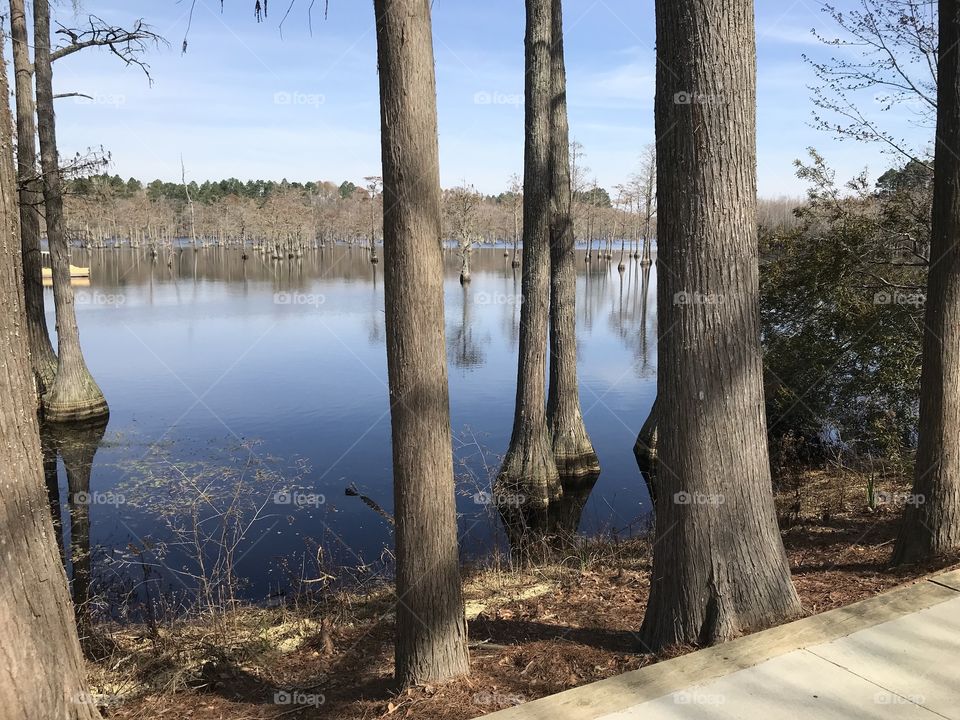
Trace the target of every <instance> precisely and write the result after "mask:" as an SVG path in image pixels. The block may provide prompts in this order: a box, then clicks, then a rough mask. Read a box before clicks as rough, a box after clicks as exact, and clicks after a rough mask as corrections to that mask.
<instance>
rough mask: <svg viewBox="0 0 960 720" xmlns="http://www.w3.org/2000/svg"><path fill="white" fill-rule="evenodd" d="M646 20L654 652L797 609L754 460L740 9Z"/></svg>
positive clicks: (754, 295)
mask: <svg viewBox="0 0 960 720" xmlns="http://www.w3.org/2000/svg"><path fill="white" fill-rule="evenodd" d="M656 15H657V97H656V104H655V108H656V110H655V114H656V130H657V138H658V143H659V147H658V148H657V165H658V167H657V171H658V175H657V182H658V194H657V195H658V198H659V200H660V210H661V211H660V213H659V216H658V217H659V226H658V231H657V238H658V240H659V242H660V249H659V253H658V257H657V268H658V271H657V285H658V303H659V317H658V322H659V328H660V331H659V337H660V340H659V346H658V347H659V359H658V360H659V361H658V367H659V369H660V370H659V373H658V380H657V387H658V398H659V400H658V403H657V415H658V419H659V423H658V425H659V428H660V429H661V430H663V433H662V434H661V435H660V437H659V442H658V463H657V464H658V467H657V484H658V489H659V493H658V494H659V497H658V501H657V508H656V510H657V513H656V515H657V517H656V534H657V542H656V545H655V546H654V559H653V574H652V578H651V590H650V600H649V603H648V606H647V611H646V615H645V617H644V621H643V627H642V629H641V635H642V639H643V641H644V642H645V643H646V645H647V646H649V647H650V648H652V649H659V648H663V647H665V646H670V645H673V644H677V643H701V644H710V643H714V642H718V641H723V640H726V639H729V638H731V637H734V636H736V635H738V634H740V633H743V632H747V631H750V630H754V629H757V628H761V627H764V626H767V625H771V624H773V623H778V622H782V621H784V620H787V619H790V618H792V617H794V616H796V615H798V614H799V613H800V602H799V600H798V598H797V594H796V591H795V590H794V587H793V584H792V582H791V580H790V568H789V565H788V563H787V557H786V553H785V552H784V549H783V543H782V541H781V538H780V532H779V529H778V528H777V521H776V514H775V510H774V504H773V491H772V487H771V482H770V467H769V460H768V456H767V443H766V438H767V432H766V419H765V416H764V399H763V384H762V370H763V368H762V358H761V354H760V340H759V308H758V304H759V303H758V295H759V281H758V261H757V244H756V46H755V37H754V29H753V27H754V24H753V23H754V20H753V2H751V0H726V1H725V2H720V0H658V2H657V4H656ZM680 93H689V94H690V95H689V96H688V97H692V98H693V102H689V103H684V102H682V100H683V99H685V98H684V96H682V95H679V94H680Z"/></svg>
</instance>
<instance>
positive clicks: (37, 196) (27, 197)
mask: <svg viewBox="0 0 960 720" xmlns="http://www.w3.org/2000/svg"><path fill="white" fill-rule="evenodd" d="M10 39H11V44H12V45H13V68H14V77H15V81H16V82H15V85H16V108H17V179H18V180H19V182H18V185H19V193H20V197H19V200H20V248H21V251H22V253H23V285H24V295H25V298H26V305H27V339H28V340H29V343H30V362H31V364H32V365H33V373H34V375H35V376H36V379H37V389H38V391H39V395H41V396H42V395H43V394H44V393H45V392H46V391H47V390H48V389H49V388H50V386H51V385H52V384H53V379H54V377H55V376H56V373H57V356H56V354H55V353H54V352H53V344H52V343H51V342H50V332H49V330H48V329H47V317H46V314H45V311H44V307H43V274H42V270H41V268H42V263H41V258H40V203H42V202H43V194H42V192H41V190H40V180H39V173H38V168H37V141H36V136H37V122H36V105H35V104H34V101H33V61H32V60H31V59H30V44H29V42H30V41H29V37H28V34H27V17H26V12H25V10H24V0H10ZM37 401H38V403H39V401H40V398H39V397H38V398H37Z"/></svg>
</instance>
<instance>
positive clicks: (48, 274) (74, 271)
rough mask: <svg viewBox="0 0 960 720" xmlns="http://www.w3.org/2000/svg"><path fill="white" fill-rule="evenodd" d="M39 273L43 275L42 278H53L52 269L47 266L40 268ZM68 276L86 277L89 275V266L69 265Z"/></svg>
mask: <svg viewBox="0 0 960 720" xmlns="http://www.w3.org/2000/svg"><path fill="white" fill-rule="evenodd" d="M40 273H41V275H43V278H44V280H47V279H50V280H52V279H53V270H51V269H50V268H48V267H45V268H41V269H40ZM70 277H71V278H88V277H90V268H88V267H77V266H76V265H71V266H70Z"/></svg>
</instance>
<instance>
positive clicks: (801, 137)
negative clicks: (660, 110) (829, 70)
mask: <svg viewBox="0 0 960 720" xmlns="http://www.w3.org/2000/svg"><path fill="white" fill-rule="evenodd" d="M853 2H854V0H841V2H840V4H841V5H848V6H849V5H850V4H852V3H853ZM60 5H61V7H60V8H59V10H58V14H59V18H58V19H60V20H61V21H63V22H64V23H65V24H71V23H72V22H76V21H75V20H72V19H71V18H72V13H73V11H72V5H71V3H70V2H66V0H64V2H62V3H61V4H60ZM82 5H83V10H84V12H85V13H95V14H97V15H99V16H101V17H103V18H104V19H107V20H109V21H110V22H114V23H118V24H120V23H124V24H129V23H131V22H132V21H133V20H135V19H137V18H143V19H144V20H145V21H146V22H148V23H149V24H150V25H152V26H153V28H154V30H155V31H157V32H159V33H160V34H162V35H163V36H165V37H166V38H167V39H168V40H169V41H170V47H168V48H161V49H159V50H155V51H152V52H151V53H150V55H149V57H148V61H149V63H150V65H151V69H152V74H153V78H154V83H153V86H152V87H150V86H149V85H148V83H147V81H146V79H145V78H144V77H143V75H142V73H140V71H139V70H137V69H135V68H125V67H124V66H123V65H122V64H120V63H119V62H118V61H117V60H116V58H113V57H111V56H109V54H107V53H98V52H97V51H96V50H87V51H84V52H82V53H78V54H76V55H73V56H71V57H68V58H65V59H63V60H60V61H58V62H57V64H56V69H55V84H56V90H57V92H82V93H86V94H88V95H91V96H93V98H94V100H93V101H92V102H91V101H89V100H79V99H61V100H58V101H57V102H58V105H57V117H58V134H59V137H60V142H61V152H62V154H63V155H64V156H67V155H69V154H72V153H73V152H76V151H82V150H84V149H85V148H87V147H99V146H101V145H103V146H104V148H105V149H106V150H108V151H109V152H110V153H111V154H112V158H113V164H112V167H111V169H110V171H111V172H116V173H118V174H120V175H122V176H124V177H128V176H134V177H138V178H140V179H153V178H155V177H159V178H162V179H165V180H179V177H180V157H181V155H182V156H183V158H184V163H185V165H186V168H187V173H188V179H192V180H198V181H201V180H204V179H219V178H222V177H231V176H233V177H238V178H241V179H250V178H265V179H276V180H279V179H281V178H284V177H285V178H287V179H289V180H301V181H305V180H322V179H328V180H335V181H340V180H343V179H350V180H353V181H354V182H359V181H360V180H361V179H362V178H363V177H364V176H367V175H378V174H380V157H379V153H380V146H379V139H378V131H379V105H378V101H377V90H378V85H377V76H376V46H375V37H374V28H373V8H372V2H371V1H370V0H330V17H329V18H328V19H327V20H324V19H323V9H322V6H323V0H316V8H315V9H314V13H313V34H312V36H311V34H310V32H309V28H308V21H307V13H306V8H307V6H308V5H309V0H297V3H296V5H295V6H294V8H293V10H292V11H291V13H290V15H289V17H288V18H287V20H286V22H285V24H284V26H283V31H282V36H281V32H280V30H279V29H278V25H279V23H280V19H281V17H282V15H283V12H284V11H285V10H286V5H287V0H271V1H270V6H269V9H270V16H269V18H268V19H267V20H266V21H265V22H264V23H262V24H257V23H256V21H255V19H254V17H253V11H252V8H253V0H225V2H224V5H225V8H224V12H223V14H221V12H220V3H219V0H197V5H196V10H195V13H194V18H193V25H192V28H191V30H190V35H189V50H188V52H187V53H186V54H185V55H182V54H181V53H180V45H181V42H182V40H183V37H184V34H185V32H186V30H187V17H188V13H189V7H190V0H179V1H178V0H150V2H146V1H145V0H124V1H123V2H120V1H119V0H114V1H112V2H104V1H97V0H84V1H83V3H82ZM565 22H566V50H567V66H568V74H569V101H570V123H571V132H572V134H573V136H574V137H575V138H576V139H577V140H578V141H580V142H581V143H582V144H583V146H584V150H585V153H586V159H585V164H586V165H588V166H589V167H590V168H591V176H592V177H595V178H596V179H597V181H598V182H599V183H600V184H601V185H602V186H605V187H608V188H609V187H611V186H613V185H615V184H616V183H618V182H622V181H623V180H624V179H625V178H626V177H627V175H629V174H630V173H631V172H632V171H633V170H634V169H635V168H636V164H637V158H638V155H639V153H640V151H641V149H642V147H643V146H644V145H645V144H647V143H650V142H651V141H652V139H653V92H654V15H653V1H652V0H640V1H639V2H638V0H566V5H565ZM523 26H524V12H523V2H522V0H487V1H486V2H473V1H469V0H434V43H435V49H436V62H437V82H438V107H439V117H440V152H441V175H442V178H441V179H442V182H443V184H444V185H445V186H449V185H454V184H457V183H459V182H461V181H462V180H464V179H465V180H467V181H468V182H471V183H473V184H474V185H476V186H477V187H478V188H479V189H481V190H483V191H485V192H491V193H495V192H499V191H500V190H502V189H504V188H505V187H506V186H507V185H508V181H509V177H510V175H511V174H512V173H514V172H520V170H521V169H522V158H523V151H522V142H523V107H522V92H523V31H524V27H523ZM812 27H817V28H818V29H820V30H821V31H823V32H824V33H826V34H830V33H831V32H832V27H831V24H830V20H829V18H828V17H827V16H825V15H824V14H823V13H821V12H820V11H819V4H818V3H817V2H815V0H796V1H793V0H777V1H776V2H771V1H766V0H763V1H761V2H759V3H758V6H757V35H758V67H759V71H758V72H759V74H758V107H759V110H758V156H759V191H760V195H761V196H763V197H775V196H779V195H793V196H799V195H801V194H802V193H803V191H804V186H803V184H802V183H801V182H800V181H799V180H797V179H796V178H795V176H794V170H793V167H792V162H793V160H794V159H795V158H798V157H802V156H804V155H805V148H806V147H808V146H810V145H813V146H815V147H817V148H818V149H819V150H821V152H823V154H824V155H825V156H826V158H827V160H828V162H830V163H831V164H832V165H833V166H834V167H836V169H837V171H838V176H839V177H841V178H845V177H847V176H850V175H853V174H855V173H857V172H859V171H860V170H862V169H863V168H864V167H867V168H868V169H869V171H870V174H871V176H873V177H876V176H877V175H879V174H880V173H881V172H883V171H884V170H885V169H886V168H887V167H889V166H890V164H891V159H890V158H889V157H888V156H886V155H884V154H882V153H881V152H880V150H879V148H876V147H869V146H862V145H855V144H852V143H850V142H845V143H838V142H836V141H835V140H834V139H833V138H832V137H831V136H830V135H829V134H825V133H823V132H821V131H819V130H816V129H814V128H812V127H810V123H811V115H810V113H811V109H812V105H811V103H810V100H809V91H808V90H807V86H808V85H809V84H811V83H813V82H814V76H813V72H812V70H811V69H810V68H809V67H808V66H807V65H806V64H805V63H804V62H803V61H802V59H801V54H802V53H803V52H808V53H812V54H815V55H821V56H824V55H828V54H829V53H828V52H827V51H826V50H825V49H823V48H822V47H821V46H820V45H819V44H818V43H817V41H816V40H815V39H814V38H812V36H811V35H810V29H811V28H812ZM866 103H867V104H868V106H869V105H870V104H871V103H872V104H873V105H874V106H875V107H876V109H875V110H873V109H871V111H872V112H879V104H878V103H875V102H872V101H871V100H870V98H869V96H868V97H867V99H866ZM885 122H886V124H887V125H888V126H890V127H893V128H894V129H895V130H898V131H902V132H903V133H906V134H909V135H911V136H912V137H913V138H915V139H917V141H918V143H920V144H922V141H923V140H924V139H925V134H926V131H923V130H918V129H916V128H913V127H910V126H909V123H908V119H907V118H906V117H903V116H901V117H899V118H898V117H895V116H894V117H889V118H887V120H886V121H885Z"/></svg>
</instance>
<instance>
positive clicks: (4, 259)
mask: <svg viewBox="0 0 960 720" xmlns="http://www.w3.org/2000/svg"><path fill="white" fill-rule="evenodd" d="M0 42H2V40H0ZM0 57H2V47H0ZM8 92H9V90H8V87H7V76H6V68H5V67H3V66H2V65H0V96H2V97H4V98H6V97H9V95H8ZM11 128H12V119H11V117H10V114H9V106H7V105H4V106H3V108H2V109H0V222H2V223H3V232H0V302H2V305H3V308H4V310H3V312H2V313H0V347H2V348H3V362H2V363H0V396H2V397H3V402H2V403H0V546H2V547H3V561H2V562H0V708H2V710H0V712H2V714H3V717H10V718H17V719H18V720H48V719H49V718H55V719H56V720H92V719H93V718H98V717H100V715H99V713H98V712H97V709H96V707H95V706H94V705H93V704H92V703H91V702H89V696H88V695H87V694H86V681H85V678H84V667H83V661H82V659H81V656H80V644H79V642H78V641H77V631H76V628H75V627H74V624H73V611H72V608H71V606H70V597H69V595H68V594H67V579H66V575H65V574H64V571H63V564H62V563H61V561H60V556H59V553H58V551H57V542H56V537H55V535H54V530H53V523H52V522H51V519H50V506H49V504H48V502H47V491H46V487H45V482H44V477H43V468H42V457H41V451H40V435H39V432H38V425H37V413H36V402H35V397H34V388H33V377H32V369H31V366H30V365H31V364H30V355H29V348H28V345H27V331H26V322H27V320H26V310H25V304H24V295H23V284H22V282H21V257H20V245H19V243H18V242H17V241H16V238H17V237H18V233H19V230H20V229H19V227H18V225H19V223H18V218H17V215H18V210H17V204H16V192H17V190H16V183H15V179H14V170H13V147H12V138H11V137H10V131H11Z"/></svg>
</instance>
